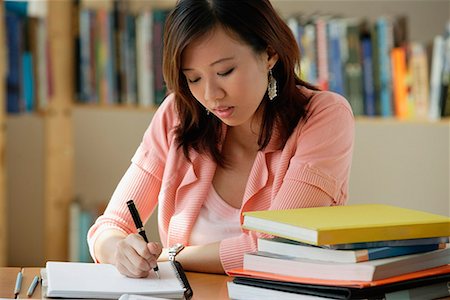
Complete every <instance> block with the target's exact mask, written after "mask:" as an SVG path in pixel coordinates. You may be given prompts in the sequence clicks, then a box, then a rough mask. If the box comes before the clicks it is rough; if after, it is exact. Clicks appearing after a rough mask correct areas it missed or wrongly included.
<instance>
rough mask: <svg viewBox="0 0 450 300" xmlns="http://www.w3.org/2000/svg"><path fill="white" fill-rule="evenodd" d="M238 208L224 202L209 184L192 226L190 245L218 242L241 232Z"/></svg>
mask: <svg viewBox="0 0 450 300" xmlns="http://www.w3.org/2000/svg"><path fill="white" fill-rule="evenodd" d="M239 211H240V209H239V208H234V207H232V206H231V205H229V204H228V203H226V202H225V201H224V200H223V199H222V198H221V197H220V196H219V194H217V192H216V190H215V189H214V186H213V185H212V184H211V188H210V189H209V192H208V196H207V198H206V201H205V203H203V206H202V208H201V209H200V213H199V215H198V218H197V220H196V221H195V224H194V226H193V228H192V232H191V237H190V241H189V242H190V245H204V244H209V243H214V242H218V241H221V240H224V239H226V238H230V237H235V236H238V235H240V234H241V224H240V215H239Z"/></svg>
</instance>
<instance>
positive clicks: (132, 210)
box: [127, 200, 160, 278]
mask: <svg viewBox="0 0 450 300" xmlns="http://www.w3.org/2000/svg"><path fill="white" fill-rule="evenodd" d="M127 206H128V209H129V210H130V213H131V217H132V218H133V221H134V225H136V229H137V231H138V233H139V234H140V235H141V236H142V238H144V241H145V242H146V243H148V239H147V235H146V234H145V229H144V225H142V220H141V217H140V216H139V212H138V211H137V209H136V206H135V205H134V201H133V200H128V201H127ZM153 271H154V272H155V273H156V276H158V278H160V277H159V272H158V271H159V268H158V265H156V267H154V268H153Z"/></svg>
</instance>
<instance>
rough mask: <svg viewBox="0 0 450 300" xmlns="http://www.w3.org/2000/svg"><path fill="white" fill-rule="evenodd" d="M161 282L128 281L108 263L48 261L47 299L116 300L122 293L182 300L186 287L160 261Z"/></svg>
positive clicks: (174, 271)
mask: <svg viewBox="0 0 450 300" xmlns="http://www.w3.org/2000/svg"><path fill="white" fill-rule="evenodd" d="M158 267H159V274H160V277H161V278H160V279H158V278H157V276H156V274H155V273H153V272H150V273H149V276H148V277H146V278H129V277H126V276H125V275H122V274H120V273H119V271H117V269H116V267H115V266H113V265H111V264H95V263H74V262H55V261H49V262H47V264H46V278H47V280H46V282H47V297H61V298H84V299H92V298H97V299H119V297H120V296H121V295H123V294H133V295H147V296H155V297H165V298H170V299H183V297H184V293H185V285H184V283H183V281H182V280H181V279H180V276H179V274H178V271H177V269H176V268H175V266H174V265H173V264H172V262H169V261H167V262H159V263H158Z"/></svg>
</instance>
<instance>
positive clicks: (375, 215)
mask: <svg viewBox="0 0 450 300" xmlns="http://www.w3.org/2000/svg"><path fill="white" fill-rule="evenodd" d="M242 226H243V228H244V229H247V230H254V231H259V232H263V233H267V234H271V235H275V236H279V237H283V238H287V239H291V240H295V241H299V242H304V243H308V244H312V245H317V246H322V245H330V244H345V243H359V242H374V241H385V240H402V239H417V238H430V237H444V236H450V218H449V217H446V216H441V215H436V214H432V213H427V212H423V211H418V210H412V209H406V208H401V207H396V206H391V205H384V204H359V205H346V206H327V207H312V208H298V209H288V210H269V211H253V212H246V213H244V223H243V225H242Z"/></svg>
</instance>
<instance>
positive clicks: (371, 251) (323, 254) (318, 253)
mask: <svg viewBox="0 0 450 300" xmlns="http://www.w3.org/2000/svg"><path fill="white" fill-rule="evenodd" d="M443 248H445V243H435V244H423V245H409V246H381V247H375V248H365V249H347V250H337V249H330V248H325V247H319V246H313V245H309V244H305V243H301V242H297V241H293V240H289V239H284V238H273V239H264V238H260V239H258V251H259V252H267V253H273V254H280V255H284V256H288V257H292V258H302V259H303V258H306V259H312V260H318V261H332V262H339V263H358V262H364V261H369V260H375V259H381V258H388V257H395V256H402V255H408V254H416V253H423V252H429V251H433V250H438V249H443Z"/></svg>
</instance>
